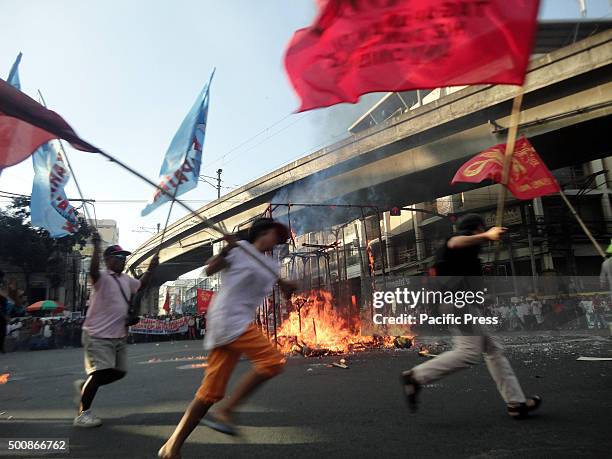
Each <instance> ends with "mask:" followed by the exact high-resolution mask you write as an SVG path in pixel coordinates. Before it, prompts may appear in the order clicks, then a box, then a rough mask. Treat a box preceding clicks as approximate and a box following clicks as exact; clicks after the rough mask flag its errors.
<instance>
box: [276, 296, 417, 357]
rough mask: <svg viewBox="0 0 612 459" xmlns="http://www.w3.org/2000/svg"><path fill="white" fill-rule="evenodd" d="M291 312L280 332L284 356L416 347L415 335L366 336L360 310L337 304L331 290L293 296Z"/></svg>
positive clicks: (308, 355) (278, 333)
mask: <svg viewBox="0 0 612 459" xmlns="http://www.w3.org/2000/svg"><path fill="white" fill-rule="evenodd" d="M288 309H289V315H288V317H287V318H286V319H285V320H284V321H283V322H282V323H281V325H280V327H279V329H278V332H277V339H278V346H279V349H280V350H281V352H283V353H284V354H291V353H299V354H301V355H303V356H305V357H318V356H324V355H337V354H346V353H351V352H359V351H364V350H368V349H383V348H408V347H410V346H411V345H412V339H413V336H408V335H406V334H405V333H403V334H401V335H393V334H389V333H387V334H385V336H382V335H374V336H365V335H362V334H361V317H360V314H359V308H358V307H357V306H356V305H354V304H347V305H338V304H336V301H335V299H334V296H333V294H332V293H331V292H329V291H327V290H312V291H310V292H307V293H302V294H297V295H293V296H292V298H291V300H290V304H289V307H288ZM403 332H405V330H403Z"/></svg>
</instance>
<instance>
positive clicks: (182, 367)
mask: <svg viewBox="0 0 612 459" xmlns="http://www.w3.org/2000/svg"><path fill="white" fill-rule="evenodd" d="M207 366H208V364H207V363H190V364H189V365H180V366H178V367H176V369H177V370H193V369H194V368H206V367H207Z"/></svg>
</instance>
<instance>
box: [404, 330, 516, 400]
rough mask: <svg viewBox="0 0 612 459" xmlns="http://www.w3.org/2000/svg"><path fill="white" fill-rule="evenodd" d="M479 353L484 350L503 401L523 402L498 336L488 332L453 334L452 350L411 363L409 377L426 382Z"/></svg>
mask: <svg viewBox="0 0 612 459" xmlns="http://www.w3.org/2000/svg"><path fill="white" fill-rule="evenodd" d="M481 354H484V358H485V362H486V363H487V368H488V369H489V373H491V377H492V378H493V380H494V381H495V384H497V390H498V391H499V393H500V394H501V396H502V398H503V399H504V401H505V402H506V403H524V402H525V394H523V390H522V389H521V385H520V384H519V382H518V379H517V378H516V375H515V374H514V370H512V367H511V366H510V362H508V359H507V358H506V356H504V348H503V346H502V345H501V343H500V342H499V340H498V339H497V338H495V337H492V336H454V337H453V349H452V350H450V351H448V352H443V353H442V354H440V355H439V356H437V357H434V358H433V359H431V360H428V361H427V362H425V363H423V364H421V365H417V366H416V367H414V368H413V369H412V377H413V378H414V379H415V380H416V381H417V382H418V383H419V384H429V383H430V382H433V381H436V380H438V379H441V378H443V377H444V376H446V375H449V374H451V373H454V372H456V371H457V370H460V369H462V368H468V367H470V366H471V365H474V364H476V363H478V362H480V355H481Z"/></svg>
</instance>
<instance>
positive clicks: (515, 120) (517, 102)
mask: <svg viewBox="0 0 612 459" xmlns="http://www.w3.org/2000/svg"><path fill="white" fill-rule="evenodd" d="M522 102H523V87H521V88H520V89H519V93H518V94H517V95H516V96H515V97H514V100H513V101H512V113H511V114H510V125H509V126H508V139H507V140H506V151H505V153H504V167H503V169H502V176H501V182H500V185H501V186H500V188H499V193H498V194H497V215H496V218H495V225H496V226H502V225H503V223H504V207H505V205H506V185H508V179H509V178H510V168H511V166H512V158H513V156H514V144H515V143H516V134H517V132H518V125H519V119H520V117H521V104H522ZM496 258H497V257H496Z"/></svg>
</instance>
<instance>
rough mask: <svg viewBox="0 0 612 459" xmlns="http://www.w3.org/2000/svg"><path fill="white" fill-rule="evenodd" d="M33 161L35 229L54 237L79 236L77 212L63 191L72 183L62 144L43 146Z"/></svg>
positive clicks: (31, 204) (32, 212) (32, 210)
mask: <svg viewBox="0 0 612 459" xmlns="http://www.w3.org/2000/svg"><path fill="white" fill-rule="evenodd" d="M32 161H33V164H34V182H33V184H32V197H31V199H30V211H31V215H30V219H31V221H32V226H38V227H41V228H44V229H46V230H47V231H48V232H49V234H50V235H51V237H54V238H60V237H64V236H68V235H70V234H74V233H76V231H77V227H78V225H77V223H78V212H77V210H76V209H75V208H74V207H73V206H72V205H71V204H70V202H69V201H68V199H67V198H66V192H65V191H64V187H65V186H66V184H67V183H68V180H70V172H69V171H68V168H67V167H66V164H65V163H64V157H63V156H62V154H61V151H60V149H59V141H57V140H52V141H51V142H48V143H46V144H44V145H43V146H41V147H40V148H39V149H38V150H36V152H35V153H34V155H33V156H32Z"/></svg>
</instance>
